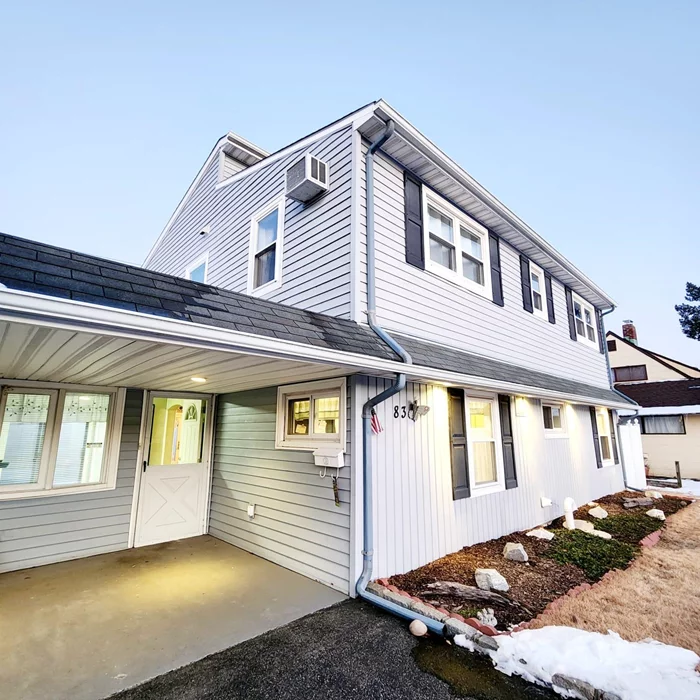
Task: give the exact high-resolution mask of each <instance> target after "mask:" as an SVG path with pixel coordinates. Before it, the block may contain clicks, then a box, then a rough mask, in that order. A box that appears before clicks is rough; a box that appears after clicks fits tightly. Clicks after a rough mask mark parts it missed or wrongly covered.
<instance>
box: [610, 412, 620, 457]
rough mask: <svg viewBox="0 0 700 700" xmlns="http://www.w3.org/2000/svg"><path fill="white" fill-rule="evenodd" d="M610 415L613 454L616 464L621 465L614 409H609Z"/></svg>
mask: <svg viewBox="0 0 700 700" xmlns="http://www.w3.org/2000/svg"><path fill="white" fill-rule="evenodd" d="M608 415H609V416H610V442H611V443H612V453H613V459H614V460H615V464H619V463H620V455H619V453H618V451H617V431H616V429H615V414H614V413H613V412H612V409H611V408H609V409H608Z"/></svg>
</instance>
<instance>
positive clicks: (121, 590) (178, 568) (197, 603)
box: [0, 536, 345, 700]
mask: <svg viewBox="0 0 700 700" xmlns="http://www.w3.org/2000/svg"><path fill="white" fill-rule="evenodd" d="M344 598H345V596H343V595H342V594H340V593H338V592H336V591H333V590H332V589H330V588H328V587H327V586H324V585H322V584H320V583H316V582H315V581H311V580H310V579H308V578H305V577H304V576H301V575H299V574H295V573H293V572H292V571H289V570H287V569H283V568H282V567H279V566H277V565H275V564H272V563H271V562H269V561H266V560H265V559H261V558H259V557H256V556H254V555H252V554H248V553H247V552H244V551H242V550H240V549H238V548H237V547H233V546H231V545H229V544H227V543H225V542H222V541H221V540H217V539H215V538H213V537H209V536H204V537H195V538H192V539H188V540H180V541H177V542H168V543H165V544H161V545H154V546H152V547H142V548H139V549H129V550H125V551H122V552H114V553H111V554H103V555H99V556H96V557H90V558H87V559H79V560H75V561H70V562H62V563H60V564H50V565H48V566H42V567H38V568H36V569H25V570H23V571H15V572H11V573H8V574H2V575H0V659H2V661H1V662H0V698H2V700H63V699H64V698H65V699H68V698H70V699H71V700H97V699H98V698H104V697H107V696H108V695H110V694H112V693H115V692H117V691H118V690H121V689H123V688H127V687H129V686H132V685H134V684H136V683H141V682H143V681H144V680H147V679H149V678H153V677H154V676H157V675H159V674H162V673H165V672H166V671H170V670H172V669H175V668H178V667H180V666H183V665H184V664H187V663H190V662H192V661H195V660H197V659H201V658H202V657H204V656H206V655H208V654H211V653H213V652H216V651H220V650H222V649H226V648H227V647H230V646H232V645H234V644H238V643H239V642H241V641H244V640H246V639H250V638H252V637H255V636H257V635H259V634H261V633H263V632H266V631H267V630H271V629H274V628H276V627H279V626H280V625H284V624H286V623H288V622H291V621H292V620H295V619H297V618H299V617H302V616H303V615H306V614H308V613H311V612H314V611H316V610H319V609H321V608H325V607H327V606H329V605H332V604H333V603H336V602H338V601H340V600H343V599H344Z"/></svg>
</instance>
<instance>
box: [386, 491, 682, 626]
mask: <svg viewBox="0 0 700 700" xmlns="http://www.w3.org/2000/svg"><path fill="white" fill-rule="evenodd" d="M642 496H643V494H640V493H635V492H631V491H626V492H621V493H617V494H613V495H611V496H605V497H604V498H600V499H598V500H597V501H596V503H597V504H599V505H601V506H602V507H603V508H605V510H607V511H608V514H609V515H622V514H627V515H629V514H635V515H638V514H640V513H642V514H643V513H644V512H645V511H646V510H648V509H649V508H652V507H653V508H659V509H661V510H662V511H664V513H665V514H666V515H667V516H668V515H672V514H673V513H675V512H677V511H678V510H680V509H681V508H684V507H685V506H686V505H687V502H684V501H680V500H677V499H673V498H663V499H661V500H657V501H654V505H653V506H649V507H647V508H644V507H640V508H633V509H631V510H628V509H626V508H623V507H622V503H623V499H624V498H639V497H642ZM589 509H590V506H588V505H586V506H584V507H582V508H579V509H578V510H577V511H576V514H575V517H577V518H580V519H582V520H591V521H594V522H595V519H594V518H591V517H589V516H588V510H589ZM598 522H599V521H598ZM560 523H561V519H557V520H556V521H554V522H553V523H552V526H551V527H552V529H553V528H556V527H558V526H559V525H560ZM659 526H661V523H659ZM507 542H519V543H521V544H522V545H523V546H524V547H525V551H526V552H527V554H528V557H529V561H528V562H526V563H523V562H514V561H509V560H508V559H505V558H504V557H503V549H504V547H505V545H506V543H507ZM549 547H550V542H548V541H546V540H540V539H537V538H535V537H527V536H526V535H525V533H524V532H516V533H513V534H511V535H506V536H505V537H500V538H498V539H497V540H490V541H488V542H482V543H479V544H475V545H472V546H471V547H465V548H464V549H461V550H460V551H458V552H454V553H452V554H448V555H447V556H445V557H442V558H441V559H437V560H435V561H433V562H431V563H430V564H426V565H425V566H421V567H420V568H418V569H415V570H413V571H409V572H408V573H406V574H398V575H396V576H392V577H391V579H390V583H391V584H393V585H394V586H397V587H398V588H399V589H401V590H404V591H407V592H408V593H410V594H411V595H414V596H418V597H419V598H422V599H424V600H427V601H429V602H431V603H433V604H434V605H438V606H442V607H444V608H446V609H448V610H450V611H454V612H458V613H460V614H462V615H464V616H465V617H473V616H475V612H476V608H474V607H471V604H470V603H466V604H465V601H464V600H463V599H461V598H457V597H452V596H435V595H431V594H430V592H429V589H428V588H427V585H428V584H429V583H433V582H436V581H455V582H457V583H463V584H466V585H468V586H474V585H475V581H474V571H475V570H476V569H497V570H498V571H499V572H500V573H501V574H502V575H503V576H504V577H505V578H506V580H507V581H508V584H509V585H510V590H509V591H508V593H507V594H505V595H506V597H508V598H510V599H511V600H513V601H515V602H517V603H519V604H520V605H521V606H523V607H524V608H526V610H523V609H521V608H515V607H511V606H506V607H498V606H496V605H489V606H488V607H493V609H494V613H495V615H496V618H497V619H498V629H499V630H505V629H507V628H508V627H509V626H510V625H516V624H518V623H520V622H523V621H525V620H530V619H532V618H534V617H536V616H537V615H539V614H540V613H541V612H542V611H543V610H544V609H545V608H546V607H547V605H548V604H549V603H551V602H552V601H553V600H556V599H557V598H559V597H560V596H562V595H564V594H565V593H567V591H569V590H570V589H572V588H574V587H576V586H578V585H580V584H581V583H591V582H593V580H594V579H591V578H589V577H587V576H586V574H585V573H584V571H583V570H582V569H580V568H579V567H578V566H575V565H574V564H559V563H557V562H555V561H554V560H553V559H550V558H548V557H547V556H544V555H545V553H546V552H547V550H548V549H549Z"/></svg>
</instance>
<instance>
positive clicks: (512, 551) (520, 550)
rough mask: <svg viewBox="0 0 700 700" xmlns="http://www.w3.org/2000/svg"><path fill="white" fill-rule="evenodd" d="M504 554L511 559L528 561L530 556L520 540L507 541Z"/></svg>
mask: <svg viewBox="0 0 700 700" xmlns="http://www.w3.org/2000/svg"><path fill="white" fill-rule="evenodd" d="M503 556H504V557H505V558H506V559H509V560H510V561H527V560H528V556H527V552H526V551H525V547H523V546H522V545H521V544H520V542H507V543H506V546H505V547H504V548H503Z"/></svg>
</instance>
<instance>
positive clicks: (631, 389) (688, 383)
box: [615, 379, 700, 407]
mask: <svg viewBox="0 0 700 700" xmlns="http://www.w3.org/2000/svg"><path fill="white" fill-rule="evenodd" d="M615 388H616V389H618V390H619V391H621V392H622V393H623V394H626V395H627V396H629V397H630V398H631V399H633V400H634V401H636V402H637V403H638V404H639V405H640V406H646V407H654V406H694V405H698V404H700V379H677V380H676V379H672V380H669V381H665V382H640V383H639V384H616V385H615Z"/></svg>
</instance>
